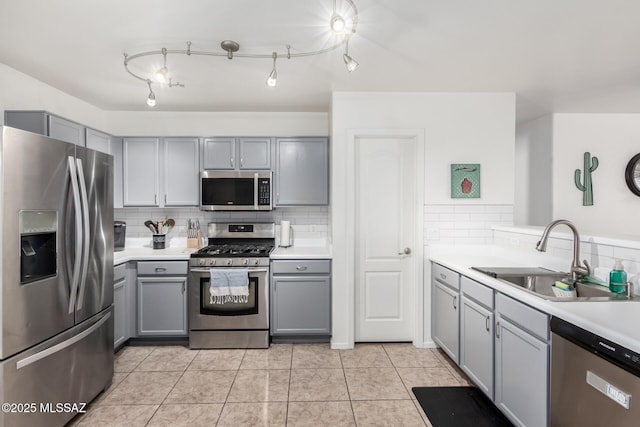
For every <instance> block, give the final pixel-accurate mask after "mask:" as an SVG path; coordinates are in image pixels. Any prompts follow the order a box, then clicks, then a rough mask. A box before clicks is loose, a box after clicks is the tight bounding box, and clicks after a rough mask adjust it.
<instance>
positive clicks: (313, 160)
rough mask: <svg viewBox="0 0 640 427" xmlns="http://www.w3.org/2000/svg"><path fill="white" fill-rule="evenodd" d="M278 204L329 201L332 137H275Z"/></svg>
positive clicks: (325, 202)
mask: <svg viewBox="0 0 640 427" xmlns="http://www.w3.org/2000/svg"><path fill="white" fill-rule="evenodd" d="M275 144H276V165H275V205H276V206H312V205H327V204H329V139H328V138H276V140H275Z"/></svg>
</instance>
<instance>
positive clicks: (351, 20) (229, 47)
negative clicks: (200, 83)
mask: <svg viewBox="0 0 640 427" xmlns="http://www.w3.org/2000/svg"><path fill="white" fill-rule="evenodd" d="M332 2H333V14H332V15H331V17H330V28H331V31H333V32H334V33H338V34H342V35H343V36H342V37H340V38H339V39H337V38H336V40H335V42H334V43H333V44H330V45H329V46H326V47H322V48H319V49H317V50H302V49H299V50H295V51H294V53H291V44H287V45H286V51H284V52H281V53H278V52H277V51H276V52H272V53H244V52H239V51H240V45H239V44H238V43H237V42H235V41H233V40H224V41H222V42H221V43H220V47H221V48H222V51H219V50H218V51H211V50H191V42H190V41H188V42H187V48H186V49H171V50H167V49H166V48H162V49H161V50H152V51H147V52H140V53H136V54H133V55H129V54H127V53H125V54H124V68H125V70H126V71H127V72H128V73H129V74H131V76H133V77H134V78H136V79H138V80H140V81H143V82H146V83H147V85H148V86H149V97H148V98H147V104H148V105H149V106H150V107H152V106H154V105H155V104H156V95H155V93H154V92H153V90H152V87H151V85H152V84H162V85H163V87H169V88H171V87H174V86H179V87H184V85H183V84H182V83H179V82H176V83H173V82H172V80H171V77H170V73H169V69H168V68H167V56H168V55H169V54H171V55H173V54H183V55H186V56H207V57H216V56H217V57H226V58H228V59H229V60H233V59H245V58H253V59H272V60H273V69H272V70H271V73H270V74H269V78H268V79H267V82H266V83H267V85H268V86H270V87H274V86H276V84H277V75H278V73H277V71H276V59H277V58H278V56H280V57H284V56H286V58H287V59H292V58H302V57H308V56H315V55H321V54H325V53H329V52H331V51H334V50H336V49H338V48H339V47H340V46H342V45H343V44H346V50H345V52H344V54H343V56H342V58H343V60H344V62H345V64H346V67H347V70H348V71H349V72H351V71H353V70H355V69H356V68H357V67H358V63H357V62H356V61H355V60H354V59H353V58H351V57H350V56H349V51H348V49H349V48H348V39H349V38H350V37H351V36H352V35H353V34H355V33H356V27H357V26H358V9H357V8H356V5H355V4H354V0H342V2H343V4H344V3H346V4H347V5H348V7H349V10H341V13H340V14H338V13H337V12H336V2H335V0H332ZM298 25H300V24H298ZM308 25H309V26H310V27H311V26H313V25H315V24H314V23H310V24H308ZM155 55H162V61H163V65H162V67H160V68H158V69H157V70H155V71H154V72H150V73H141V72H138V71H137V72H134V71H133V70H131V69H130V68H129V65H130V63H131V61H133V60H135V59H138V58H142V57H146V56H155Z"/></svg>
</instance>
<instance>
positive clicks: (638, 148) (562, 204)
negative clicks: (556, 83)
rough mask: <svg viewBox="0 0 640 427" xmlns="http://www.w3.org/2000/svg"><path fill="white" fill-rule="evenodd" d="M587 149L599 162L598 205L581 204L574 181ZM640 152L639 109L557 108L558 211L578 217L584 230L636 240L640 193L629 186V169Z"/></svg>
mask: <svg viewBox="0 0 640 427" xmlns="http://www.w3.org/2000/svg"><path fill="white" fill-rule="evenodd" d="M585 151H589V152H590V153H591V155H592V156H596V157H598V160H599V163H600V164H599V166H598V168H597V169H596V170H595V171H594V172H593V175H592V179H593V200H594V204H593V206H583V205H582V192H581V191H580V190H578V188H577V187H576V186H575V184H574V171H575V170H576V169H580V170H581V171H582V170H583V154H584V152H585ZM638 152H640V114H554V116H553V158H554V165H553V189H554V193H553V217H554V218H566V219H569V220H571V221H573V222H574V223H575V224H576V226H577V227H578V230H580V232H581V233H587V234H594V235H599V236H608V237H621V238H631V239H636V240H637V239H638V238H639V237H640V227H638V211H639V210H640V197H638V196H635V195H634V194H633V193H631V191H629V189H628V187H627V185H626V183H625V179H624V172H625V168H626V166H627V163H628V161H629V160H630V159H631V157H633V156H634V155H635V154H637V153H638ZM583 173H584V172H583ZM581 179H582V176H581Z"/></svg>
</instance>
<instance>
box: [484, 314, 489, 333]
mask: <svg viewBox="0 0 640 427" xmlns="http://www.w3.org/2000/svg"><path fill="white" fill-rule="evenodd" d="M484 326H485V327H486V328H487V332H489V316H487V318H486V319H485V322H484Z"/></svg>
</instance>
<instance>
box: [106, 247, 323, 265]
mask: <svg viewBox="0 0 640 427" xmlns="http://www.w3.org/2000/svg"><path fill="white" fill-rule="evenodd" d="M195 251H196V249H187V248H185V247H178V246H176V247H170V248H167V249H152V248H149V247H142V248H140V247H137V248H126V249H125V250H124V251H119V252H114V253H113V265H118V264H122V263H124V262H129V261H138V260H170V259H172V260H189V257H190V255H191V253H192V252H195ZM270 258H271V259H331V246H328V245H323V246H290V247H288V248H281V247H276V248H275V249H274V250H273V252H271V256H270Z"/></svg>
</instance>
